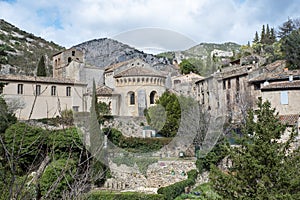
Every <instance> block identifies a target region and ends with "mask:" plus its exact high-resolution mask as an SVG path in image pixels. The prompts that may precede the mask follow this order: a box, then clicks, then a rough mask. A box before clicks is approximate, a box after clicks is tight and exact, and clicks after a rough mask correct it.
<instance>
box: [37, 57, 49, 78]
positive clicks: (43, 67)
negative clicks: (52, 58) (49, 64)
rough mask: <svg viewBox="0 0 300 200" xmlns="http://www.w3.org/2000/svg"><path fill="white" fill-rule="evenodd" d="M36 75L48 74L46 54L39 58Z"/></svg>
mask: <svg viewBox="0 0 300 200" xmlns="http://www.w3.org/2000/svg"><path fill="white" fill-rule="evenodd" d="M36 75H37V76H47V73H46V65H45V58H44V56H42V57H41V58H40V60H39V63H38V67H37V72H36Z"/></svg>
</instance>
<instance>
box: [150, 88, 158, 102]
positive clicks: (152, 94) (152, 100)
mask: <svg viewBox="0 0 300 200" xmlns="http://www.w3.org/2000/svg"><path fill="white" fill-rule="evenodd" d="M156 97H157V92H156V91H152V92H151V93H150V104H155V100H156Z"/></svg>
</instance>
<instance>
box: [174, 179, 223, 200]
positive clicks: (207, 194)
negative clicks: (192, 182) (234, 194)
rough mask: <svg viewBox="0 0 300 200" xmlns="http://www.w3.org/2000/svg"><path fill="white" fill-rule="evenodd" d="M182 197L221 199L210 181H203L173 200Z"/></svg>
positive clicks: (178, 199)
mask: <svg viewBox="0 0 300 200" xmlns="http://www.w3.org/2000/svg"><path fill="white" fill-rule="evenodd" d="M182 199H201V200H221V199H222V198H221V197H220V196H219V195H218V194H217V193H216V192H215V191H214V190H213V187H212V185H211V183H203V184H201V185H199V186H197V187H196V188H194V189H193V190H192V191H191V192H190V193H188V194H186V193H184V194H181V195H180V196H178V197H177V198H176V199H175V200H182Z"/></svg>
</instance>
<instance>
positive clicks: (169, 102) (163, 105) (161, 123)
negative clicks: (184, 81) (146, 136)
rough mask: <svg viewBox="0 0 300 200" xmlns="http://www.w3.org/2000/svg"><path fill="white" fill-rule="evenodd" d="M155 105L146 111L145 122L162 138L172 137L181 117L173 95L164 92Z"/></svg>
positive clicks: (176, 100) (177, 102)
mask: <svg viewBox="0 0 300 200" xmlns="http://www.w3.org/2000/svg"><path fill="white" fill-rule="evenodd" d="M156 104H157V105H155V106H152V107H150V108H149V109H148V110H147V111H146V117H147V122H148V124H150V125H151V126H152V127H153V128H156V129H157V130H158V131H159V133H160V134H161V135H162V136H165V137H174V136H175V135H176V133H177V130H178V127H179V121H180V116H181V110H180V104H179V101H178V99H177V96H176V95H175V94H172V93H170V92H165V93H163V94H162V96H161V97H160V98H159V99H158V100H157V102H156Z"/></svg>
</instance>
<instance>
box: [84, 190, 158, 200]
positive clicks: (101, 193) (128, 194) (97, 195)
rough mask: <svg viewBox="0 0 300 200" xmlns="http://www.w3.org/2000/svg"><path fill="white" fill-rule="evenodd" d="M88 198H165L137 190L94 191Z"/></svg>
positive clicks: (149, 199) (121, 199) (137, 199)
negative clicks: (118, 191)
mask: <svg viewBox="0 0 300 200" xmlns="http://www.w3.org/2000/svg"><path fill="white" fill-rule="evenodd" d="M86 199H87V200H164V196H163V195H160V194H143V193H137V192H122V193H117V192H105V191H92V192H90V193H89V194H88V195H87V198H86Z"/></svg>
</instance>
